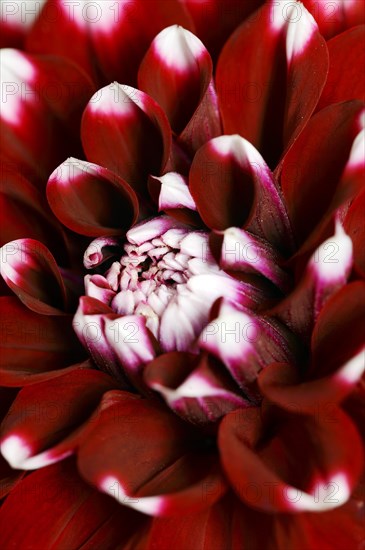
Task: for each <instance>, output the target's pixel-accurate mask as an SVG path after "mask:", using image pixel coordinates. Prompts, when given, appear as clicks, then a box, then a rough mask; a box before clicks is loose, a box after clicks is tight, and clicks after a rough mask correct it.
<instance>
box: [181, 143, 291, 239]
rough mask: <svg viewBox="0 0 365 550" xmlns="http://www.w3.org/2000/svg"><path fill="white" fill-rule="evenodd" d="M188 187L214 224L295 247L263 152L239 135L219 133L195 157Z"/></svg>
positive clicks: (200, 212) (208, 222) (207, 221)
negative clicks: (239, 228)
mask: <svg viewBox="0 0 365 550" xmlns="http://www.w3.org/2000/svg"><path fill="white" fill-rule="evenodd" d="M189 186H190V192H191V194H192V196H193V199H194V201H195V203H196V205H197V208H198V212H199V214H200V215H201V217H202V219H203V221H204V222H205V223H206V225H208V227H210V228H211V229H216V230H224V229H227V228H229V227H232V226H236V227H244V228H245V229H246V230H249V231H252V233H254V234H256V235H258V236H260V237H263V238H265V239H266V240H267V241H268V242H269V243H271V244H274V245H277V246H278V247H279V248H280V246H283V243H287V246H288V247H290V246H292V242H291V228H290V225H289V220H288V217H287V214H286V210H285V207H284V204H283V202H282V198H281V196H280V193H279V191H278V189H277V187H276V184H275V181H274V178H273V175H272V173H271V171H270V170H269V168H268V166H267V165H266V163H265V161H264V159H263V158H262V157H261V155H260V153H259V152H258V151H257V150H256V149H255V147H254V146H253V145H251V143H249V142H248V141H247V140H245V139H243V138H242V137H241V136H238V135H233V136H220V137H217V138H215V139H212V140H211V141H209V142H208V143H207V144H205V145H203V147H201V148H200V149H199V151H198V152H197V154H196V155H195V157H194V160H193V163H192V166H191V170H190V176H189Z"/></svg>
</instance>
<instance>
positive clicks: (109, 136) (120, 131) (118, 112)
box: [81, 82, 171, 192]
mask: <svg viewBox="0 0 365 550" xmlns="http://www.w3.org/2000/svg"><path fill="white" fill-rule="evenodd" d="M81 138H82V143H83V147H84V150H85V153H86V156H87V158H88V160H89V161H91V162H95V163H97V164H100V165H101V166H103V167H105V168H108V169H109V170H111V171H113V172H115V173H116V174H118V175H119V176H120V177H121V178H123V179H125V180H126V181H127V182H128V183H129V184H130V185H132V187H133V188H134V189H135V190H136V191H139V192H144V191H145V189H146V184H147V176H148V174H155V175H159V174H160V173H161V171H162V170H163V168H164V166H165V165H166V162H167V160H168V157H169V154H170V148H171V129H170V126H169V123H168V120H167V118H166V115H165V114H164V112H163V110H162V109H161V107H160V106H159V105H158V104H157V103H156V102H155V101H154V100H153V99H152V98H151V97H149V96H148V95H147V94H145V93H144V92H140V91H139V90H136V89H135V88H131V87H130V86H125V85H121V84H118V83H117V82H114V83H113V84H110V85H109V86H106V87H105V88H102V89H101V90H99V91H98V92H96V94H95V95H94V96H93V97H92V98H91V100H90V102H89V104H88V106H87V107H86V109H85V112H84V115H83V118H82V124H81ZM142 158H143V162H141V159H142Z"/></svg>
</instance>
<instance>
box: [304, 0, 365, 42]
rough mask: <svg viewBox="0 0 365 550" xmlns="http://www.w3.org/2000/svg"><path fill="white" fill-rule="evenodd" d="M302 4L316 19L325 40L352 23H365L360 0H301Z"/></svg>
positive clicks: (362, 4) (363, 8)
mask: <svg viewBox="0 0 365 550" xmlns="http://www.w3.org/2000/svg"><path fill="white" fill-rule="evenodd" d="M303 4H304V5H305V7H306V8H307V9H308V10H309V11H310V12H311V14H312V15H313V17H314V18H315V19H316V21H317V23H318V27H319V30H320V32H321V34H323V36H324V37H325V38H326V39H327V40H328V39H329V38H331V36H334V35H335V34H338V33H341V32H343V31H345V30H346V29H349V28H350V27H353V26H354V25H360V24H361V23H365V5H364V3H363V2H362V0H352V1H351V0H350V2H349V1H348V0H331V2H318V0H303Z"/></svg>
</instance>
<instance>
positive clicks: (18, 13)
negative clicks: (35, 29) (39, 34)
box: [0, 0, 46, 48]
mask: <svg viewBox="0 0 365 550" xmlns="http://www.w3.org/2000/svg"><path fill="white" fill-rule="evenodd" d="M45 2H46V0H39V2H37V3H36V4H35V3H34V1H33V0H30V1H29V0H28V1H25V2H24V1H22V0H3V1H2V2H1V15H0V36H1V40H0V48H22V47H23V46H24V41H25V38H26V35H27V33H29V30H30V28H31V27H32V25H34V22H35V21H36V19H37V18H38V17H39V15H40V13H41V10H42V9H43V7H44V4H45Z"/></svg>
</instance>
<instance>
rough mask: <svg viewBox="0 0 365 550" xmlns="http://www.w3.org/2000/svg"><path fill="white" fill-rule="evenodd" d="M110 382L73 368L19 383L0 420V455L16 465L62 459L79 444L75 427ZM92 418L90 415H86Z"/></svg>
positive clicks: (26, 467) (97, 374)
mask: <svg viewBox="0 0 365 550" xmlns="http://www.w3.org/2000/svg"><path fill="white" fill-rule="evenodd" d="M115 385H116V384H115V382H114V381H113V379H112V378H110V377H109V376H107V375H106V374H104V373H102V372H99V371H97V370H90V369H75V370H74V371H71V372H69V373H66V374H63V375H61V376H58V377H57V378H54V379H52V380H47V381H45V382H40V383H39V384H33V385H31V386H28V387H26V388H23V389H22V390H21V391H20V392H19V394H18V395H17V397H16V399H15V401H14V403H13V404H12V406H11V407H10V409H9V412H8V414H7V416H6V418H5V420H4V421H3V423H2V424H1V454H2V455H3V457H4V458H5V459H6V460H7V461H8V463H9V464H10V465H11V466H12V467H13V468H15V469H23V470H34V469H38V468H42V467H43V466H46V465H48V464H52V463H53V462H57V461H59V460H62V459H63V458H65V457H66V456H68V455H70V454H72V453H73V452H74V450H75V448H76V447H77V445H78V439H79V438H78V435H77V431H78V429H79V428H80V427H81V426H82V424H84V422H86V421H87V420H88V418H89V417H90V415H91V414H92V413H93V411H94V410H95V409H96V408H97V406H98V404H99V401H100V399H101V397H102V395H103V393H104V392H107V391H109V390H111V389H112V388H113V387H115ZM90 422H92V420H90Z"/></svg>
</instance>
